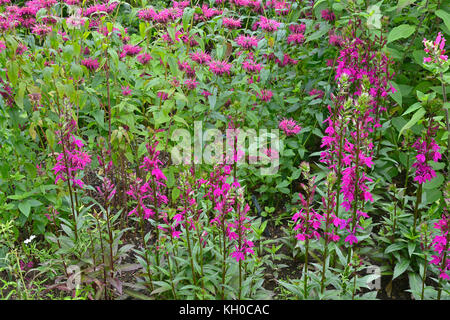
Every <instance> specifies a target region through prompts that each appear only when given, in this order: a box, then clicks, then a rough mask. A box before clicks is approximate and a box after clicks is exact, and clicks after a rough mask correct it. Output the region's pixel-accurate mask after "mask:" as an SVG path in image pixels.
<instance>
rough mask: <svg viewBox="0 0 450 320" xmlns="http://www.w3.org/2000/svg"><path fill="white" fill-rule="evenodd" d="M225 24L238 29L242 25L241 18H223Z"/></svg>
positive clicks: (227, 26)
mask: <svg viewBox="0 0 450 320" xmlns="http://www.w3.org/2000/svg"><path fill="white" fill-rule="evenodd" d="M222 23H223V25H224V26H225V27H226V28H228V29H238V28H240V27H241V20H239V19H232V18H223V20H222Z"/></svg>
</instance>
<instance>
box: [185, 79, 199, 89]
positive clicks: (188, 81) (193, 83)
mask: <svg viewBox="0 0 450 320" xmlns="http://www.w3.org/2000/svg"><path fill="white" fill-rule="evenodd" d="M184 85H185V86H186V88H187V89H188V90H194V89H195V88H197V85H198V82H197V81H196V80H195V79H186V80H185V81H184Z"/></svg>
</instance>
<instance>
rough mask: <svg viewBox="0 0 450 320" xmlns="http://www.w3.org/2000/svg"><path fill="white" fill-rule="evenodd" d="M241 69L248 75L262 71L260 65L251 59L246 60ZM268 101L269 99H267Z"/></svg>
mask: <svg viewBox="0 0 450 320" xmlns="http://www.w3.org/2000/svg"><path fill="white" fill-rule="evenodd" d="M242 68H244V69H245V70H246V71H247V72H249V73H259V72H260V71H261V70H262V66H261V64H260V63H256V62H255V61H253V60H251V59H246V60H245V61H244V62H243V63H242ZM269 100H270V98H269Z"/></svg>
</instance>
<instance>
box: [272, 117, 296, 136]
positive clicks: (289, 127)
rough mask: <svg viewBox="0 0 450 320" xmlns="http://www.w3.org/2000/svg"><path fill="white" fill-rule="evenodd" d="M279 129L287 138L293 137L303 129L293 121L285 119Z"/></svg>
mask: <svg viewBox="0 0 450 320" xmlns="http://www.w3.org/2000/svg"><path fill="white" fill-rule="evenodd" d="M278 127H279V128H280V129H281V130H283V131H284V133H285V134H286V135H287V136H293V135H296V134H297V133H299V132H300V130H301V129H302V128H301V127H300V126H299V125H298V124H297V122H295V120H293V119H283V120H282V121H280V123H279V125H278Z"/></svg>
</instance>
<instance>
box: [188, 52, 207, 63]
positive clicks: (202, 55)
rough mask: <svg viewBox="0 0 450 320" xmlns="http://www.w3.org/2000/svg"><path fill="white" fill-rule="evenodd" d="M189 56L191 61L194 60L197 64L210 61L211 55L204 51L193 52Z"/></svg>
mask: <svg viewBox="0 0 450 320" xmlns="http://www.w3.org/2000/svg"><path fill="white" fill-rule="evenodd" d="M189 56H190V57H191V59H192V61H195V62H197V63H198V64H206V63H208V62H210V61H211V56H210V55H209V54H207V53H206V52H204V51H198V52H194V53H191V54H190V55H189Z"/></svg>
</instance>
